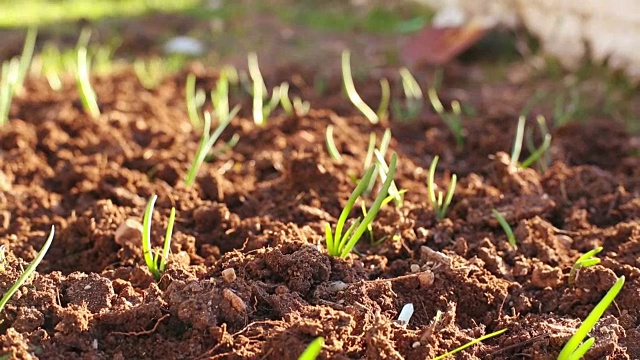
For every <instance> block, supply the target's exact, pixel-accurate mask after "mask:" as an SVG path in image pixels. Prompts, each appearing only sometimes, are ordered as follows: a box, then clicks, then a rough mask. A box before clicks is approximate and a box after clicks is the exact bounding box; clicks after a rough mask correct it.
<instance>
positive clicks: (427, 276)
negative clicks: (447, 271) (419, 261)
mask: <svg viewBox="0 0 640 360" xmlns="http://www.w3.org/2000/svg"><path fill="white" fill-rule="evenodd" d="M434 280H435V276H434V275H433V271H431V270H427V271H425V272H422V273H420V274H419V275H418V281H420V286H431V285H433V282H434Z"/></svg>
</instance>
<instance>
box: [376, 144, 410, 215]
mask: <svg viewBox="0 0 640 360" xmlns="http://www.w3.org/2000/svg"><path fill="white" fill-rule="evenodd" d="M381 147H382V146H381ZM374 154H375V156H376V161H377V163H378V165H379V166H380V167H379V169H378V175H379V176H380V181H382V182H383V183H384V182H385V181H386V180H387V173H388V172H389V167H388V166H387V162H386V161H385V160H384V155H382V153H381V152H380V151H379V150H377V149H376V150H374ZM406 192H407V190H402V191H400V190H398V187H397V186H396V182H395V181H392V182H391V186H389V196H390V197H391V198H393V200H394V203H395V204H396V206H397V207H400V206H402V205H403V204H404V193H406Z"/></svg>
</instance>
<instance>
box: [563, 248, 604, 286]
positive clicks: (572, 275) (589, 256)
mask: <svg viewBox="0 0 640 360" xmlns="http://www.w3.org/2000/svg"><path fill="white" fill-rule="evenodd" d="M601 251H602V246H598V247H597V248H595V249H593V250H591V251H589V252H587V253H585V254H584V255H582V256H580V257H579V258H578V259H577V260H576V262H575V263H574V264H573V266H572V267H571V271H569V285H572V284H574V283H575V281H576V278H577V275H578V271H580V269H582V268H586V267H589V266H593V265H597V264H599V263H600V259H599V258H597V257H595V256H596V255H597V254H599V253H600V252H601Z"/></svg>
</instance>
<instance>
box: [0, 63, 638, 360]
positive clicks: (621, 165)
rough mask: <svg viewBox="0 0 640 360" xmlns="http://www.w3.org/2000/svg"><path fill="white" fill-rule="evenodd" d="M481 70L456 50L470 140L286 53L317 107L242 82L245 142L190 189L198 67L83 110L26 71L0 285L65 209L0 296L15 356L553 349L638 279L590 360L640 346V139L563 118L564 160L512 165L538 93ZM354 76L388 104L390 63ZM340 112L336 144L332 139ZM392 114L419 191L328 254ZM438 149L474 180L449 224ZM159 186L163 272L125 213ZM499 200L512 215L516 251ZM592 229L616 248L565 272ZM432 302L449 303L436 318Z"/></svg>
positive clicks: (404, 184) (396, 143)
mask: <svg viewBox="0 0 640 360" xmlns="http://www.w3.org/2000/svg"><path fill="white" fill-rule="evenodd" d="M191 70H193V71H197V73H198V79H199V80H198V81H199V83H198V84H199V86H200V87H203V88H205V89H207V90H210V89H211V88H212V87H213V86H214V84H215V80H216V77H217V74H216V73H215V72H214V71H212V70H206V69H203V68H200V67H194V68H193V69H191ZM472 72H473V69H471V68H470V67H465V66H460V65H455V66H450V67H449V68H447V69H446V70H445V73H446V74H447V77H446V79H447V82H445V83H444V85H443V87H442V91H441V97H442V98H443V100H444V102H445V103H449V102H450V100H451V99H454V98H462V99H463V100H464V102H467V103H469V104H471V105H473V106H474V107H475V109H476V114H475V115H474V116H468V117H467V118H466V119H465V122H464V128H465V135H466V143H465V145H464V147H462V148H460V147H457V146H456V145H455V142H454V138H453V136H452V134H451V133H450V131H449V130H448V128H447V127H446V125H444V123H443V122H442V121H441V120H440V118H439V117H438V116H437V115H436V114H434V113H433V112H432V111H431V110H430V109H427V107H426V106H425V108H424V109H423V111H422V112H421V114H420V115H419V116H418V118H417V119H415V120H412V121H406V120H405V121H401V120H397V119H391V120H390V121H383V122H382V123H381V124H380V125H372V124H370V123H369V122H368V121H367V120H366V119H364V118H363V117H362V116H360V115H359V114H357V113H356V110H355V109H354V107H353V106H352V105H351V104H350V103H349V101H348V100H347V99H346V98H345V97H344V96H343V95H342V94H341V90H340V82H339V80H340V79H339V77H335V78H332V79H330V80H329V81H328V82H327V84H326V89H325V91H324V92H323V93H322V94H319V93H316V92H315V91H314V87H313V80H314V78H313V72H311V71H308V70H306V69H302V68H299V67H287V68H285V69H282V70H280V71H275V72H274V73H273V74H272V75H271V76H269V77H268V78H267V83H268V85H269V86H273V85H276V84H279V83H280V81H282V80H287V81H289V82H291V84H292V88H291V94H292V95H296V94H297V95H301V96H302V98H303V99H307V100H309V101H310V102H311V104H312V110H311V111H310V112H309V114H307V115H304V116H286V115H284V114H283V113H282V111H281V110H277V111H276V112H275V113H273V114H272V116H271V117H270V118H269V120H268V123H267V125H266V126H264V127H258V126H256V125H254V123H253V121H252V119H251V110H250V98H249V97H248V95H246V94H244V95H242V93H241V92H240V91H236V92H235V94H236V95H235V96H234V98H233V100H232V103H241V104H242V105H243V108H242V111H241V112H240V115H239V116H238V117H236V118H235V119H234V120H233V121H232V123H231V125H230V127H229V128H228V129H227V130H226V131H225V132H224V134H223V136H222V140H227V139H229V138H231V136H232V135H233V134H238V135H239V136H240V141H239V143H238V144H237V145H236V146H235V147H234V148H233V149H232V150H231V151H227V152H224V153H222V155H219V156H217V157H216V158H214V159H212V160H211V161H210V162H208V163H205V164H204V165H203V166H202V168H201V169H200V171H199V176H198V179H197V181H196V184H195V185H194V186H193V187H186V186H185V184H184V180H183V179H184V178H185V176H186V172H187V169H188V166H189V163H190V162H191V159H192V158H193V155H194V153H195V151H196V148H197V146H198V141H199V137H200V135H201V134H200V133H199V132H198V131H197V130H194V129H193V128H192V127H191V125H190V123H189V121H188V119H187V115H186V106H185V103H184V90H183V89H184V82H185V78H186V72H183V73H181V74H178V75H176V76H174V77H171V78H169V79H166V80H165V81H164V82H163V83H161V84H160V85H159V86H158V87H157V88H156V89H155V90H151V91H149V90H145V89H144V88H143V87H142V86H141V85H140V84H139V83H138V81H137V79H136V77H135V76H134V75H133V73H132V72H130V71H124V72H121V73H118V74H113V75H109V76H102V77H98V78H94V80H93V83H94V86H95V90H96V93H97V98H98V99H99V104H100V108H101V110H102V115H101V116H100V118H99V119H96V120H94V119H91V118H89V117H88V116H87V115H86V114H85V113H84V112H83V111H82V108H81V104H80V101H79V99H78V96H77V92H76V89H75V84H74V83H73V81H68V82H66V83H65V86H64V89H63V90H62V91H60V92H55V91H53V90H51V89H50V88H49V87H48V86H47V84H46V81H44V80H41V79H30V80H29V81H28V82H27V84H26V88H25V91H24V92H23V93H22V94H21V95H19V96H18V97H17V98H16V100H15V101H14V104H13V107H12V111H11V116H10V118H11V120H10V122H9V123H8V124H6V125H5V126H4V127H2V128H0V144H1V151H0V215H1V217H2V219H1V220H2V221H0V243H1V244H4V245H5V246H6V247H7V260H6V265H5V270H4V271H3V272H0V289H2V290H3V291H4V290H5V289H7V288H9V286H11V284H13V283H14V282H15V280H16V279H17V278H18V276H19V275H20V273H21V268H25V267H26V266H27V264H28V262H29V261H31V260H32V259H33V258H34V257H35V254H36V252H37V251H38V250H39V249H40V247H41V246H42V245H43V243H44V241H45V238H46V236H47V234H48V232H49V229H50V227H51V225H55V227H56V234H55V238H54V241H53V244H52V246H51V248H50V250H49V252H48V253H47V255H46V257H45V258H44V260H43V262H42V263H41V264H40V265H39V267H38V269H37V272H36V273H35V275H34V276H33V277H32V278H31V279H30V280H29V281H28V282H27V283H26V284H25V285H24V286H22V287H21V288H20V290H19V291H18V292H17V293H16V294H15V295H14V297H13V298H12V300H11V301H10V302H9V303H8V305H7V306H6V308H5V309H4V311H3V312H2V313H0V321H1V323H0V334H1V335H0V354H6V355H7V356H8V357H9V358H15V359H32V358H40V359H101V358H111V359H143V358H155V359H240V358H247V359H297V357H298V356H299V355H300V354H301V353H302V351H303V350H304V349H305V348H306V346H307V345H308V344H309V343H310V342H311V341H312V340H313V339H315V338H316V337H319V336H323V337H324V338H325V345H324V347H323V350H322V353H321V355H320V358H323V359H327V358H331V359H347V358H354V359H403V358H404V359H429V358H433V357H435V356H437V355H440V354H443V353H445V352H447V351H449V350H452V349H454V348H456V347H458V346H460V345H462V344H464V343H467V342H468V341H470V340H472V339H475V338H477V337H479V336H482V335H484V334H488V333H490V332H493V331H497V330H500V329H503V328H507V329H508V331H507V332H506V333H504V334H502V335H500V336H498V337H495V338H492V339H489V340H486V341H484V342H482V343H481V344H479V345H476V346H473V347H470V348H468V349H467V350H465V351H463V352H461V353H459V354H458V355H456V358H458V359H555V358H556V356H557V354H558V352H559V351H560V349H561V348H562V346H563V345H564V343H565V342H566V341H567V340H568V338H569V337H570V336H571V335H572V334H573V333H574V331H575V329H576V328H577V326H578V325H579V324H580V322H581V321H582V319H584V318H585V317H586V315H587V314H588V313H589V312H590V311H591V309H592V308H593V307H594V306H595V305H596V304H597V303H598V301H599V300H600V298H601V297H602V295H603V294H604V293H605V292H606V291H607V290H608V289H609V288H610V287H611V285H612V284H613V283H614V282H615V280H616V277H618V276H622V275H624V276H626V283H625V285H624V287H623V289H622V291H621V293H620V294H619V296H618V297H617V299H616V301H615V305H613V306H611V307H610V308H609V310H608V311H607V312H606V313H605V315H604V317H603V318H602V319H601V320H600V321H599V322H598V324H597V326H596V327H595V329H594V330H593V331H592V333H591V335H592V336H594V337H595V338H596V343H595V345H594V346H593V348H592V349H591V350H590V351H589V353H588V354H587V355H586V356H585V359H605V358H606V359H640V330H639V328H640V301H638V299H639V297H640V222H639V220H640V196H639V195H640V157H638V156H637V153H638V143H639V141H638V140H639V139H638V137H637V136H633V135H630V134H628V133H626V132H625V130H624V128H623V127H622V126H621V125H619V124H617V123H614V122H611V121H609V120H607V119H591V121H589V122H588V123H586V124H571V123H570V124H568V125H565V126H563V127H558V128H555V127H552V128H551V133H552V135H553V142H552V147H551V151H550V154H551V160H552V161H551V163H550V166H549V167H548V169H546V170H545V171H542V170H541V169H518V168H515V167H513V166H511V165H509V156H508V155H507V153H508V152H509V151H510V148H511V143H512V139H513V138H514V133H515V126H516V118H517V115H518V113H519V111H520V109H522V108H523V107H524V105H525V104H526V103H527V101H528V97H530V96H531V95H532V93H533V91H531V89H526V88H523V87H522V86H520V85H514V84H509V83H506V84H504V83H503V84H499V85H487V86H484V87H482V88H471V87H468V86H466V85H465V84H466V83H465V80H464V79H465V77H466V74H469V73H472ZM419 75H420V76H418V78H419V79H425V78H429V77H430V76H432V75H433V74H432V73H430V72H429V71H426V70H425V73H423V74H419ZM396 80H397V79H396ZM397 84H398V83H397V81H396V82H394V85H397ZM423 85H425V84H423ZM358 88H359V89H362V95H363V97H364V98H365V100H366V101H368V102H369V103H370V104H373V103H377V101H378V99H379V93H378V92H379V85H378V83H377V80H376V81H373V80H371V81H370V82H364V83H363V82H360V83H358ZM425 88H426V87H425ZM394 91H395V92H396V94H398V93H399V91H400V90H399V88H398V87H397V86H394ZM207 106H209V105H207ZM328 124H333V125H334V126H335V131H334V133H335V137H336V142H337V146H338V148H339V149H340V151H341V153H342V154H343V161H342V162H335V161H333V160H332V159H331V158H330V157H329V156H328V154H327V152H326V149H325V145H324V141H325V129H326V126H327V125H328ZM529 127H531V128H534V127H535V124H533V122H531V123H530V124H529ZM385 128H390V129H391V130H392V134H393V140H392V142H391V146H390V150H391V151H395V152H397V154H398V156H399V165H398V171H397V173H396V176H395V181H396V182H397V184H398V187H399V188H401V189H406V190H407V193H406V196H405V201H404V204H403V205H402V206H399V207H396V206H394V205H387V206H386V207H384V208H383V209H382V210H381V212H380V214H379V215H378V217H377V219H376V220H375V222H374V224H373V233H374V237H375V239H369V238H366V237H365V238H363V239H362V240H361V241H360V242H359V244H358V246H357V254H356V253H353V254H350V255H349V257H348V258H346V259H344V260H343V259H339V258H335V257H331V256H329V255H327V253H326V249H325V243H324V226H325V224H326V223H327V222H328V223H329V224H331V225H334V224H335V222H336V219H337V217H338V216H339V214H340V211H341V209H342V206H344V204H345V203H346V200H347V198H348V197H349V195H350V193H351V191H352V190H353V188H354V183H353V181H352V180H351V178H352V176H354V175H355V176H361V175H362V173H363V169H362V164H363V162H364V158H365V154H366V150H367V149H366V148H367V143H368V139H369V134H370V133H371V132H375V133H377V134H378V138H380V137H379V136H380V135H381V134H382V133H383V131H384V129H385ZM536 140H538V141H539V136H538V135H536ZM633 154H635V155H633ZM435 155H439V156H440V162H439V166H438V173H437V176H436V182H437V183H438V184H439V185H440V186H447V185H448V184H449V182H450V178H451V175H452V174H454V173H455V174H457V176H458V186H457V188H456V192H455V196H454V198H453V202H452V206H451V208H450V210H449V212H448V213H447V216H446V218H445V219H444V220H442V221H437V220H436V217H435V213H434V210H433V209H432V208H431V206H430V205H429V203H428V200H427V198H428V195H427V187H426V178H427V172H428V168H429V164H430V163H431V160H432V159H433V157H434V156H435ZM526 155H527V154H524V155H523V156H526ZM153 194H157V195H158V201H157V203H156V208H155V212H154V218H153V224H152V235H153V242H154V246H157V247H160V246H161V241H162V238H163V237H164V231H165V229H166V224H167V220H168V215H169V210H170V208H171V207H172V206H175V207H176V210H177V220H176V225H175V229H174V235H173V241H172V245H171V255H170V257H169V264H168V268H167V270H166V272H165V273H164V274H163V276H162V278H161V279H160V281H158V282H156V281H154V278H153V276H152V275H151V274H150V272H149V271H148V269H147V268H146V266H145V265H144V261H143V257H142V250H141V242H140V239H139V233H137V232H136V231H130V232H128V233H127V234H128V235H126V236H118V237H116V232H117V230H118V228H119V227H121V226H122V224H124V223H125V222H126V221H127V220H131V219H133V220H136V221H139V222H141V221H142V213H143V211H144V207H145V204H146V202H147V199H149V198H150V197H151V196H152V195H153ZM494 208H496V209H498V210H499V211H500V212H501V213H502V214H503V215H504V216H505V218H506V219H507V220H508V221H509V223H510V224H511V225H512V226H513V228H514V231H515V234H516V238H517V242H518V243H517V244H518V245H517V247H512V246H510V245H509V244H508V242H507V239H506V236H505V234H504V232H503V231H502V229H501V228H500V226H499V224H498V223H497V221H496V220H495V219H494V218H493V216H492V212H491V211H492V209H494ZM356 216H357V214H356V213H355V212H354V213H353V214H352V217H356ZM129 230H131V229H129ZM385 236H386V237H387V240H385V241H382V242H381V243H379V244H373V243H372V241H373V240H376V239H381V238H383V237H385ZM597 246H602V247H604V250H603V251H602V252H601V253H600V254H599V257H600V258H601V259H602V262H601V263H600V264H598V265H595V266H593V267H590V268H586V269H583V270H581V271H580V272H579V275H578V278H577V280H576V282H575V283H574V284H572V285H569V284H568V282H567V280H568V274H569V270H570V268H571V266H572V265H573V263H574V261H575V260H576V259H577V258H578V256H580V255H581V254H583V253H585V252H587V251H589V250H591V249H593V248H595V247H597ZM229 269H233V271H234V273H235V277H233V276H231V277H229V276H228V274H229V271H230V270H229ZM407 303H412V304H413V305H414V307H415V312H414V314H413V317H412V318H411V320H410V322H409V323H408V325H406V326H402V325H401V324H399V323H397V322H396V319H397V317H398V315H399V313H400V310H401V309H402V307H403V306H404V305H405V304H407ZM438 311H442V312H443V316H442V319H441V320H440V321H439V322H437V323H433V320H434V317H435V316H436V313H437V312H438Z"/></svg>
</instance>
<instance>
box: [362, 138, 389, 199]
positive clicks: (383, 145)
mask: <svg viewBox="0 0 640 360" xmlns="http://www.w3.org/2000/svg"><path fill="white" fill-rule="evenodd" d="M390 142H391V129H385V131H384V133H383V134H382V139H380V147H379V148H378V149H377V150H378V151H379V152H380V154H382V155H383V156H385V155H386V154H387V150H388V149H389V143H390ZM375 152H376V134H375V133H373V132H372V133H371V134H369V146H368V147H367V155H366V157H365V159H364V166H363V169H364V170H366V169H368V168H369V167H370V166H371V164H372V162H373V158H374V155H375ZM377 177H378V174H377V173H376V174H373V177H372V178H371V181H370V182H369V185H367V189H366V190H365V192H364V193H365V194H369V193H370V192H371V191H372V190H373V187H374V186H375V184H376V179H377Z"/></svg>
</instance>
